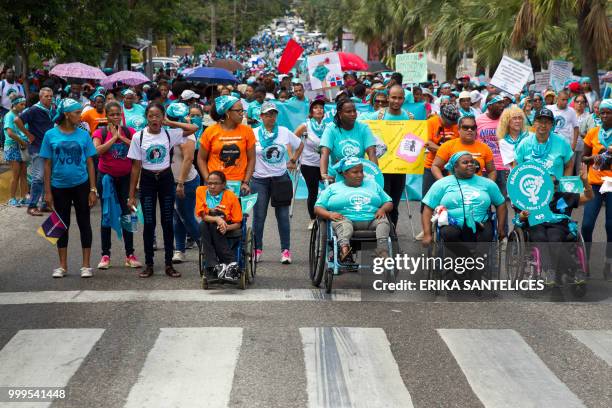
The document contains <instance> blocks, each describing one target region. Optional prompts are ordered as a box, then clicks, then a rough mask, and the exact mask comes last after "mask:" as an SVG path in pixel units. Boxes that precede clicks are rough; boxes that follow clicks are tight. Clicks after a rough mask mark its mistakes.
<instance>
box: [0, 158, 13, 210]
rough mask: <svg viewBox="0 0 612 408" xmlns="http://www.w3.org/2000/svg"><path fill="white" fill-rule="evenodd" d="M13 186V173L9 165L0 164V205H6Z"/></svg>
mask: <svg viewBox="0 0 612 408" xmlns="http://www.w3.org/2000/svg"><path fill="white" fill-rule="evenodd" d="M10 186H11V171H10V169H9V166H8V164H4V163H3V164H0V204H5V203H6V202H7V201H8V199H9V198H10V197H9V195H10V194H9V193H10V192H9V189H10Z"/></svg>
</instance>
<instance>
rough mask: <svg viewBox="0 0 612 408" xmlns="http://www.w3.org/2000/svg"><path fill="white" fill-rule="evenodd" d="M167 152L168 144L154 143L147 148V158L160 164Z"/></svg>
mask: <svg viewBox="0 0 612 408" xmlns="http://www.w3.org/2000/svg"><path fill="white" fill-rule="evenodd" d="M167 154H168V150H167V149H166V146H164V145H160V144H154V145H151V146H149V147H148V148H147V153H146V159H147V161H148V162H149V163H151V164H160V163H163V162H164V159H165V158H166V155H167Z"/></svg>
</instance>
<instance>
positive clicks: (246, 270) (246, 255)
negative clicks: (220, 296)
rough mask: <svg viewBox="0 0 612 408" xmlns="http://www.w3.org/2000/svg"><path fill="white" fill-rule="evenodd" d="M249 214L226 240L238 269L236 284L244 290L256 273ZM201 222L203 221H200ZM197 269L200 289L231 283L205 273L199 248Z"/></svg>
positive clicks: (204, 262) (201, 252)
mask: <svg viewBox="0 0 612 408" xmlns="http://www.w3.org/2000/svg"><path fill="white" fill-rule="evenodd" d="M248 217H249V214H244V215H243V218H242V222H241V225H240V228H239V229H236V230H233V231H229V232H228V233H227V238H228V241H229V246H230V248H231V249H232V250H234V251H235V254H236V261H237V262H238V267H239V268H240V271H241V274H240V280H238V281H237V282H236V284H237V285H238V288H239V289H242V290H244V289H246V287H247V285H248V284H251V283H253V281H254V280H255V275H256V273H257V263H256V262H255V233H254V232H253V229H252V228H251V227H248V226H247V220H248ZM202 222H203V221H202ZM198 268H199V272H200V283H201V286H202V289H204V290H207V289H208V288H209V284H211V283H221V284H225V283H230V284H231V283H232V282H228V281H225V280H223V279H218V278H217V277H216V276H209V275H207V272H206V259H205V254H204V251H203V249H202V247H200V250H199V260H198Z"/></svg>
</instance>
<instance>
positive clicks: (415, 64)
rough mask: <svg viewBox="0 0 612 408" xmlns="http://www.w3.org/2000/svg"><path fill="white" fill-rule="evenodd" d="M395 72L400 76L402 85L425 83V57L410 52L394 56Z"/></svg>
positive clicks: (421, 54)
mask: <svg viewBox="0 0 612 408" xmlns="http://www.w3.org/2000/svg"><path fill="white" fill-rule="evenodd" d="M395 70H396V71H397V72H399V73H400V74H402V77H403V79H402V82H403V83H404V84H418V83H420V82H425V81H427V55H425V54H424V53H422V52H411V53H407V54H399V55H396V56H395Z"/></svg>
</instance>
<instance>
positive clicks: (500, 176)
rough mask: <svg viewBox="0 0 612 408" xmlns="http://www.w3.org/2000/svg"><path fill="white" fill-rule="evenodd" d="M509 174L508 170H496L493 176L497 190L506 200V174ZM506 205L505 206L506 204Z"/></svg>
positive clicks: (506, 227) (505, 229)
mask: <svg viewBox="0 0 612 408" xmlns="http://www.w3.org/2000/svg"><path fill="white" fill-rule="evenodd" d="M509 175H510V170H497V177H496V178H495V184H497V187H499V191H501V193H502V195H503V196H504V198H505V199H506V200H508V188H507V183H508V176H509ZM506 207H507V206H506ZM504 231H506V232H508V212H507V211H506V219H505V220H504Z"/></svg>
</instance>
